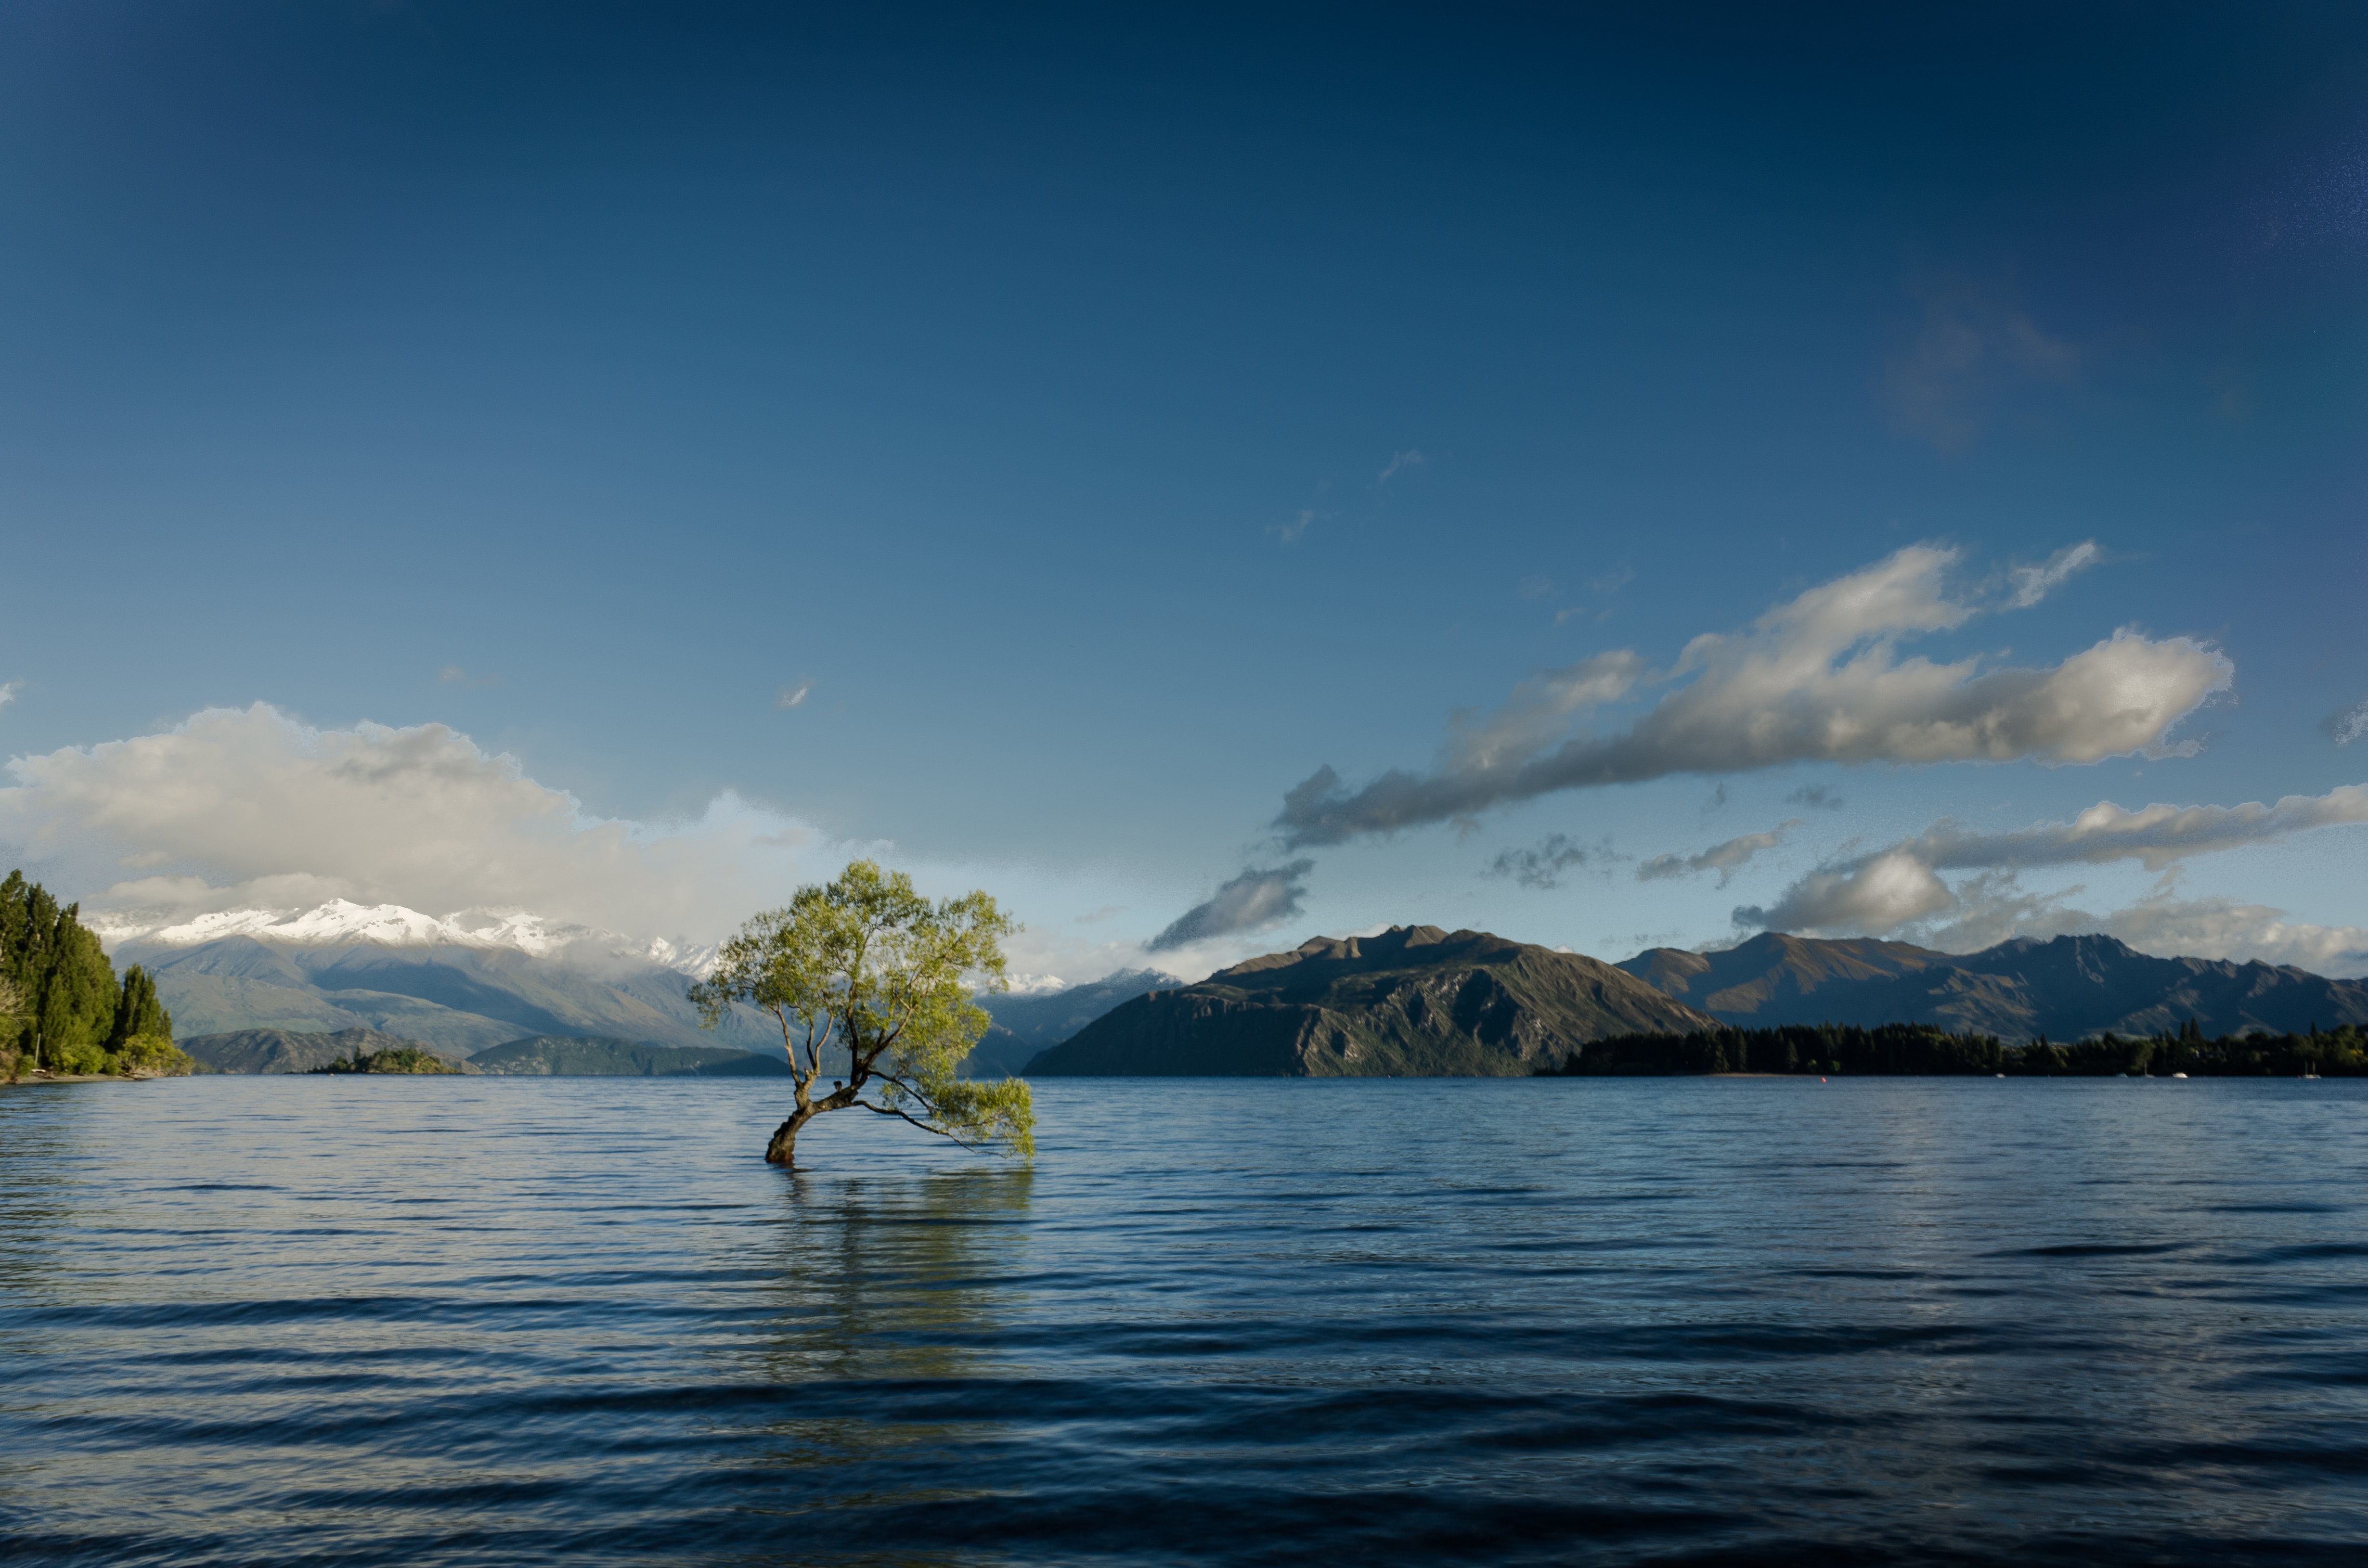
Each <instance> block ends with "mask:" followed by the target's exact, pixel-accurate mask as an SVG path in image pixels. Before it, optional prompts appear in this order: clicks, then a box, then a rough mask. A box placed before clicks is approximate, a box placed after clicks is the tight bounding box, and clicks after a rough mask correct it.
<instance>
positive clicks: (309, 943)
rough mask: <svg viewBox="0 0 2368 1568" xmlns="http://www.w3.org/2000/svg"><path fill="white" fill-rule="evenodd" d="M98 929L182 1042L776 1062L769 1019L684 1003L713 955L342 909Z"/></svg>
mask: <svg viewBox="0 0 2368 1568" xmlns="http://www.w3.org/2000/svg"><path fill="white" fill-rule="evenodd" d="M101 929H102V931H103V932H104V933H105V934H108V935H110V936H111V937H113V942H112V946H113V956H114V958H115V960H116V961H117V962H118V963H138V964H140V965H142V966H143V967H144V968H146V969H147V970H148V971H149V972H150V973H151V974H153V975H154V977H155V981H156V990H157V994H158V995H160V996H161V997H162V998H163V999H164V1002H165V1006H166V1007H167V1008H168V1009H170V1010H171V1012H172V1015H173V1024H174V1030H175V1033H176V1034H177V1035H182V1036H190V1035H197V1036H204V1035H213V1034H222V1033H229V1032H236V1031H240V1030H251V1029H283V1030H291V1031H297V1032H304V1033H334V1032H336V1031H339V1030H344V1029H352V1028H367V1029H374V1030H379V1031H382V1032H384V1033H386V1034H389V1035H395V1036H400V1037H402V1038H404V1039H407V1040H416V1041H419V1042H422V1043H424V1044H426V1045H427V1046H428V1047H429V1048H430V1049H432V1050H434V1051H437V1052H438V1053H439V1054H441V1055H444V1056H446V1057H449V1058H458V1057H466V1056H469V1055H471V1054H472V1053H473V1052H476V1051H483V1050H484V1049H486V1048H487V1047H490V1046H495V1045H500V1044H504V1043H506V1042H507V1041H510V1040H518V1039H519V1038H521V1037H524V1036H533V1035H551V1036H600V1037H608V1038H617V1039H624V1040H638V1041H643V1042H645V1043H651V1044H659V1045H674V1046H687V1047H715V1046H719V1045H720V1046H726V1047H734V1048H737V1049H741V1050H762V1049H764V1048H766V1047H768V1046H769V1047H770V1048H771V1049H772V1051H774V1052H776V1053H778V1052H779V1051H780V1035H779V1033H778V1032H775V1031H772V1030H771V1029H770V1028H769V1020H763V1019H760V1018H759V1017H757V1015H755V1014H753V1013H743V1014H737V1015H734V1017H729V1018H726V1019H725V1020H724V1021H723V1025H722V1026H721V1027H720V1028H717V1029H714V1030H708V1029H703V1028H700V1020H699V1014H698V1011H697V1009H695V1008H694V1007H692V1006H691V1005H690V1004H689V1001H688V1000H687V999H686V997H685V995H684V992H685V990H686V988H687V987H688V986H689V983H690V982H691V981H693V980H695V979H698V978H699V977H700V976H701V975H702V974H704V973H705V972H706V971H707V970H708V969H709V968H711V967H712V963H713V949H692V948H689V947H686V946H681V945H677V944H675V943H670V942H666V941H662V940H661V941H655V942H653V941H639V942H637V941H633V940H631V939H628V938H625V937H619V936H617V935H615V934H614V933H611V932H602V931H594V930H591V929H589V928H586V927H583V926H554V925H552V924H550V923H547V922H544V921H541V920H540V919H538V918H537V917H535V916H532V915H508V916H503V917H500V918H498V919H496V918H494V917H490V916H488V917H483V918H480V919H478V920H475V921H472V920H470V919H469V918H467V917H466V916H463V915H455V916H448V917H445V918H441V919H438V918H437V917H434V916H430V915H422V914H420V913H419V912H417V911H416V910H410V909H404V908H403V907H401V906H400V905H396V904H379V905H375V906H367V905H361V904H354V903H347V902H345V901H342V900H340V901H336V902H334V903H326V904H323V905H322V906H320V907H319V908H317V909H313V910H308V911H303V912H301V913H299V914H295V915H286V914H274V913H273V912H270V911H257V910H243V911H234V912H232V913H229V914H225V915H207V916H204V917H202V918H200V919H198V920H194V921H189V922H187V923H184V924H182V925H179V926H160V927H130V926H125V925H123V924H120V923H119V924H117V925H115V926H102V927H101Z"/></svg>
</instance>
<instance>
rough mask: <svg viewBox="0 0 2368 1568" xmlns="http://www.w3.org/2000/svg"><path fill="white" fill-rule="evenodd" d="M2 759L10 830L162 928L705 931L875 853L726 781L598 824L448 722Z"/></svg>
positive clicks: (149, 743)
mask: <svg viewBox="0 0 2368 1568" xmlns="http://www.w3.org/2000/svg"><path fill="white" fill-rule="evenodd" d="M7 771H8V773H9V774H10V776H11V777H12V778H13V780H14V782H13V784H12V785H10V786H9V787H6V788H0V843H5V844H6V845H8V846H11V847H12V848H14V849H16V850H17V851H18V852H19V854H20V855H21V857H22V858H24V859H25V860H27V861H28V862H29V863H30V864H32V865H34V866H38V867H40V869H41V870H42V874H43V875H44V876H45V877H47V878H48V879H49V880H51V881H54V882H56V883H58V884H59V885H61V887H62V888H63V889H65V890H67V891H68V892H69V893H70V895H71V896H76V897H80V898H81V899H83V900H84V901H85V903H87V904H89V905H90V906H91V907H92V908H93V909H94V910H112V911H117V912H126V911H133V910H144V911H148V912H151V913H152V914H153V915H154V916H155V920H154V923H155V924H164V923H165V922H166V921H167V920H179V919H188V918H189V917H191V916H194V915H201V914H205V913H209V912H211V911H220V910H229V909H244V908H268V909H279V910H290V911H293V910H298V909H309V908H312V907H313V906H314V905H317V904H320V903H326V902H328V901H330V900H333V899H340V898H343V899H349V900H352V901H353V902H355V903H360V904H365V905H375V904H380V903H393V904H401V905H404V906H406V907H408V908H411V909H416V910H423V911H427V912H428V913H430V914H437V915H441V914H443V913H446V912H450V911H461V910H470V909H480V908H494V909H512V908H516V909H530V910H533V911H535V912H537V913H539V914H541V915H545V916H547V917H549V918H552V919H555V920H562V921H572V922H577V923H581V924H584V925H587V926H600V927H605V928H608V929H610V930H617V931H622V932H627V933H632V934H658V933H667V934H673V933H684V934H689V935H691V936H694V937H697V938H699V939H701V940H705V939H710V938H712V937H714V936H717V935H720V934H722V933H723V932H724V931H726V930H729V929H730V928H732V927H733V926H737V925H738V924H739V922H740V921H741V920H742V919H743V918H745V917H746V915H749V914H752V913H754V912H755V911H756V910H757V909H758V908H761V907H764V906H765V905H766V904H768V903H777V902H779V901H780V899H781V898H782V897H784V896H785V895H786V894H787V893H788V892H790V891H791V889H792V888H794V887H795V886H796V885H797V884H798V883H799V882H800V881H811V880H814V879H815V878H816V877H818V876H823V875H828V874H829V873H831V872H833V871H835V870H837V868H838V867H839V866H840V865H842V864H844V863H845V861H846V859H848V858H851V857H852V856H853V855H855V854H860V853H865V852H867V851H866V849H865V847H864V846H848V845H841V844H834V843H832V842H830V841H828V840H827V839H826V838H825V836H824V835H821V834H819V833H816V832H815V831H814V830H813V829H811V828H809V827H807V826H805V825H804V824H800V823H797V822H794V821H791V819H788V818H786V817H783V816H781V815H780V814H778V813H775V812H768V811H766V810H763V809H762V808H759V807H757V806H755V805H752V804H750V803H749V802H748V801H745V800H742V799H741V798H740V797H738V796H736V795H734V794H731V793H729V792H727V793H725V794H723V795H720V796H718V797H717V798H716V799H715V800H714V801H712V802H710V804H709V805H708V807H707V810H706V811H705V812H704V813H702V814H701V815H700V817H699V818H698V819H697V820H695V821H691V822H687V823H680V824H652V823H638V822H630V821H619V820H603V819H600V818H598V817H594V816H592V815H590V814H589V813H587V812H585V811H584V810H583V808H582V807H581V806H580V804H579V803H578V802H577V801H575V798H574V797H573V796H571V795H569V794H567V793H566V792H564V790H553V789H551V788H549V787H548V786H546V785H543V784H541V783H538V782H536V781H535V780H534V779H533V778H529V777H527V775H526V774H525V772H524V771H523V769H522V768H521V767H520V766H519V764H518V760H517V759H516V758H515V757H510V756H489V755H487V754H486V753H485V752H484V751H483V750H481V749H479V748H478V746H477V745H476V744H475V743H474V742H472V741H471V740H470V739H469V737H468V736H466V735H464V734H462V733H460V732H458V731H455V730H452V729H450V728H448V727H446V726H444V725H442V724H422V725H417V726H414V727H411V728H407V729H389V728H386V727H384V726H382V725H376V724H362V725H357V726H356V727H354V728H352V729H349V730H320V729H314V728H312V727H310V726H307V725H304V724H301V723H298V722H296V721H294V720H292V719H290V718H289V717H287V716H286V715H285V714H282V713H280V712H279V711H278V710H275V709H273V708H271V707H269V706H268V705H265V704H260V703H258V704H256V706H255V707H252V708H248V709H245V710H236V709H209V710H205V711H203V712H201V713H199V714H197V715H195V716H194V717H192V718H191V719H190V720H189V721H188V722H186V723H184V724H182V725H179V726H178V727H176V728H175V729H172V730H168V731H165V732H164V733H159V734H152V735H142V736H138V737H136V738H134V739H131V740H125V741H113V742H108V743H107V744H101V745H96V746H92V747H89V748H87V749H79V748H72V747H69V748H67V749H65V750H63V751H56V752H51V753H49V754H47V755H46V756H28V757H18V758H16V759H15V760H13V761H11V762H10V763H9V764H8V767H7ZM873 847H875V848H876V847H877V846H873Z"/></svg>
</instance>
